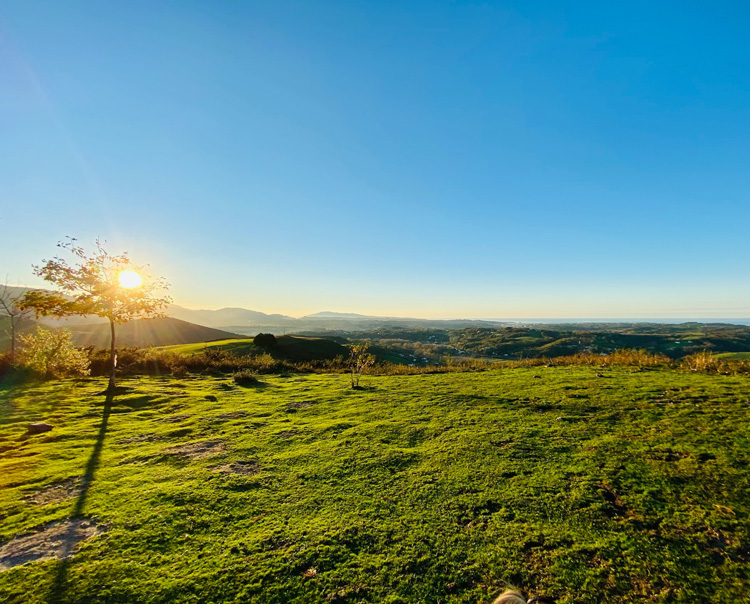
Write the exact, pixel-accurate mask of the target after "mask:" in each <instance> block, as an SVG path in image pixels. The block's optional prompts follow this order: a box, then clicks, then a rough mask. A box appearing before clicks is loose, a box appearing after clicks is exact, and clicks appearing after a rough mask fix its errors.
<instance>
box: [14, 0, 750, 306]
mask: <svg viewBox="0 0 750 604" xmlns="http://www.w3.org/2000/svg"><path fill="white" fill-rule="evenodd" d="M748 30H750V4H748V3H745V2H737V1H736V0H734V1H731V2H720V1H719V2H711V3H709V2H651V1H649V2H637V1H636V2H600V1H597V2H578V1H577V2H560V1H550V2H533V1H531V2H529V1H519V2H486V3H478V2H477V3H469V2H438V1H429V2H416V1H412V2H386V1H383V0H377V1H372V2H358V1H351V0H346V1H344V0H342V1H339V2H326V1H309V2H286V1H283V0H274V1H269V2H251V1H246V2H240V1H236V2H235V1H233V2H219V1H215V2H204V1H200V2H190V1H185V0H181V1H175V2H156V1H148V2H145V1H144V2H140V1H128V2H123V1H117V2H106V1H96V2H75V1H71V2H58V1H55V0H53V1H49V2H39V1H35V0H20V1H13V0H11V1H7V0H6V1H4V2H2V3H0V273H2V275H5V274H7V275H8V277H9V280H10V281H11V283H17V282H18V283H22V284H31V285H36V284H37V283H38V282H36V281H34V278H33V277H32V275H31V264H32V263H35V262H39V261H41V260H42V259H43V258H48V257H50V256H52V255H53V254H54V253H55V251H56V250H55V243H56V242H57V241H58V240H61V239H63V238H64V237H65V236H66V235H72V236H76V237H78V238H79V239H80V240H82V241H84V242H85V241H93V240H94V239H95V238H96V237H102V238H104V239H107V240H108V241H109V242H110V247H112V248H113V250H114V251H123V250H129V251H130V252H131V254H132V255H133V256H134V258H135V259H136V260H140V261H147V262H150V263H151V265H152V268H153V270H154V272H156V273H159V274H161V275H163V276H165V277H167V279H168V280H169V281H170V282H171V283H172V295H173V297H174V298H175V301H176V302H178V303H182V304H184V305H186V306H192V307H206V308H218V307H221V306H243V307H246V308H251V309H255V310H261V311H264V312H281V313H286V314H292V315H302V314H306V313H311V312H316V311H320V310H337V311H349V312H361V313H367V314H387V315H411V316H423V317H747V316H750V238H749V237H748V226H749V224H750V222H749V219H750V199H749V195H748V193H750V169H749V167H750V40H749V38H748Z"/></svg>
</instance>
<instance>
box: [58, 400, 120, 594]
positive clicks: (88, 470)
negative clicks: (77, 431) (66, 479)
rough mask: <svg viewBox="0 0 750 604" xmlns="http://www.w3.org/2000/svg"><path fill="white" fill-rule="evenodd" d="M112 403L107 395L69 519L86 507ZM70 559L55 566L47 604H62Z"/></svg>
mask: <svg viewBox="0 0 750 604" xmlns="http://www.w3.org/2000/svg"><path fill="white" fill-rule="evenodd" d="M113 401H114V393H108V394H107V398H106V401H105V403H104V412H103V414H102V421H101V423H100V424H99V432H98V434H97V437H96V443H94V448H93V449H92V450H91V455H90V456H89V459H88V461H87V462H86V467H85V469H84V473H83V477H82V478H81V487H80V492H79V494H78V497H77V498H76V500H75V503H74V504H73V509H72V511H71V514H70V518H71V519H77V518H80V517H81V516H82V515H83V511H84V509H85V507H86V500H87V499H88V493H89V489H90V488H91V485H92V484H93V482H94V477H95V475H96V470H97V468H98V467H99V462H100V460H101V455H102V449H103V448H104V438H105V437H106V435H107V425H108V424H109V417H110V415H111V414H112V403H113ZM71 563H72V558H65V559H63V560H61V561H60V563H59V564H58V565H57V571H56V573H55V576H54V578H53V580H52V585H51V586H50V591H49V595H48V597H47V602H48V603H49V604H62V602H64V601H65V599H66V598H65V595H66V591H67V584H68V573H69V569H70V565H71Z"/></svg>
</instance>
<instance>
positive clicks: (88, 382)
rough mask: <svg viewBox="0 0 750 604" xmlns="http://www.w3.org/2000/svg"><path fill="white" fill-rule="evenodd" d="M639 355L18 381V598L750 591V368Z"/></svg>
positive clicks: (10, 560)
mask: <svg viewBox="0 0 750 604" xmlns="http://www.w3.org/2000/svg"><path fill="white" fill-rule="evenodd" d="M592 360H593V359H592ZM632 360H633V361H634V362H633V364H630V365H611V364H610V365H602V364H591V365H586V364H577V365H571V364H565V363H556V364H552V366H543V365H529V366H518V367H514V368H506V369H502V370H488V371H481V372H463V371H461V372H454V373H435V374H423V375H403V376H399V375H393V376H369V377H368V378H367V388H366V389H360V390H352V389H351V388H350V385H349V377H348V376H347V375H339V374H291V373H282V374H272V375H268V374H267V375H265V376H264V377H263V381H264V387H263V388H241V387H238V386H237V385H236V384H235V383H234V381H233V380H232V379H231V376H230V375H225V376H219V375H217V376H211V375H196V374H189V375H186V376H183V377H181V378H179V379H177V378H173V377H169V376H161V377H157V376H143V377H138V376H134V377H124V378H122V379H121V381H120V386H121V387H124V388H125V389H126V390H125V391H124V392H123V393H121V394H118V395H117V396H116V397H115V398H114V400H113V401H112V405H111V407H106V406H105V405H104V397H103V396H101V394H100V393H101V392H102V390H103V389H104V388H106V385H107V380H106V379H105V378H83V379H78V380H63V381H58V382H47V383H40V384H36V385H24V386H14V387H10V386H7V385H6V386H4V387H3V388H2V389H0V448H1V449H0V450H2V456H1V457H0V517H2V518H3V522H2V523H0V569H4V570H2V571H0V601H3V602H8V603H9V604H20V603H24V604H35V603H40V604H41V603H49V602H55V603H58V604H73V603H76V604H82V603H84V602H97V603H104V604H109V603H111V604H114V603H123V604H124V603H132V602H150V603H153V604H167V603H169V604H182V603H194V602H213V603H214V604H219V603H228V602H245V601H252V602H259V603H272V602H290V603H300V604H301V603H303V602H304V603H305V604H308V603H311V602H321V603H323V602H339V603H352V604H354V603H358V602H373V603H375V602H378V603H379V602H389V603H391V604H396V603H403V604H406V603H412V602H420V601H421V602H439V601H440V602H453V603H465V604H477V603H481V602H485V603H486V602H489V601H490V599H491V598H492V597H493V596H494V595H496V594H497V593H498V592H499V591H501V590H502V589H503V588H505V587H506V586H507V585H509V584H515V585H518V586H521V587H524V588H526V589H528V590H530V591H532V592H535V593H539V592H542V593H547V594H550V595H552V596H554V597H556V598H557V599H558V601H559V602H560V603H561V604H574V603H575V604H583V603H591V602H597V603H601V604H630V603H635V602H645V601H648V602H662V603H688V602H691V603H692V602H698V601H715V602H733V601H737V602H739V601H743V599H744V598H745V596H746V594H747V592H748V589H749V588H750V577H749V576H748V568H750V521H749V520H748V519H749V518H750V496H748V495H749V492H750V475H749V474H748V472H747V468H748V463H750V439H748V436H749V434H748V425H750V399H748V381H747V379H748V378H747V377H744V376H738V375H732V376H725V375H721V374H717V373H711V374H709V373H706V372H703V371H690V370H675V369H673V368H669V367H667V366H665V365H662V364H658V363H657V364H653V365H649V366H645V367H641V366H639V365H638V364H637V363H636V362H635V361H636V360H637V359H635V358H633V359H632ZM405 369H408V368H405ZM411 369H413V368H411ZM38 421H46V422H49V424H51V425H52V426H53V428H52V430H51V431H49V432H46V433H43V434H38V435H34V436H31V435H29V434H27V424H28V423H29V422H38ZM70 551H73V552H75V555H74V556H73V557H65V556H67V555H68V554H69V553H70ZM22 562H25V563H22Z"/></svg>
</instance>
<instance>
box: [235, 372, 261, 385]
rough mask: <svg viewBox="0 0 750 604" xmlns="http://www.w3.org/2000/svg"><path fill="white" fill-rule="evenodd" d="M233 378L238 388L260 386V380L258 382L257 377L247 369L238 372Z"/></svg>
mask: <svg viewBox="0 0 750 604" xmlns="http://www.w3.org/2000/svg"><path fill="white" fill-rule="evenodd" d="M232 378H233V379H234V383H235V384H237V385H238V386H256V385H258V384H260V380H258V378H257V377H256V375H255V374H254V373H253V372H252V371H249V370H247V369H243V370H242V371H238V372H237V373H235V374H234V375H233V376H232Z"/></svg>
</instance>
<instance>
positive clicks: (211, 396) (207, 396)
mask: <svg viewBox="0 0 750 604" xmlns="http://www.w3.org/2000/svg"><path fill="white" fill-rule="evenodd" d="M203 398H204V399H206V400H207V401H211V402H212V403H215V402H217V401H218V400H219V399H218V398H216V397H215V396H214V395H213V394H207V395H206V396H204V397H203Z"/></svg>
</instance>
